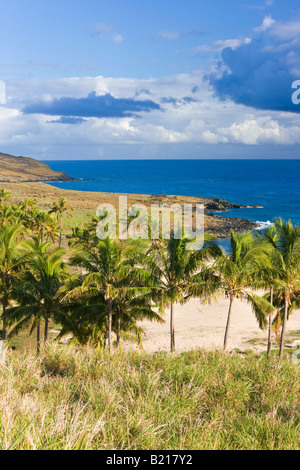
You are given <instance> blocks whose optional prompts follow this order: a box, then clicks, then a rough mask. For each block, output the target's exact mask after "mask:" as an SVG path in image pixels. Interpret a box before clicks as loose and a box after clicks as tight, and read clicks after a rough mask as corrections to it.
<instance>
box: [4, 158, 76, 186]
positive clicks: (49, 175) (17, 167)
mask: <svg viewBox="0 0 300 470" xmlns="http://www.w3.org/2000/svg"><path fill="white" fill-rule="evenodd" d="M72 179H73V178H70V177H69V176H68V175H66V173H64V172H62V171H53V170H51V168H50V167H49V166H48V165H46V164H45V163H42V162H39V161H37V160H34V159H33V158H28V157H14V156H12V155H7V154H5V153H0V182H31V181H32V182H34V181H68V180H72Z"/></svg>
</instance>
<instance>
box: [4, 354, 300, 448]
mask: <svg viewBox="0 0 300 470" xmlns="http://www.w3.org/2000/svg"><path fill="white" fill-rule="evenodd" d="M299 386H300V368H299V366H297V365H294V364H293V363H292V362H291V361H290V360H288V359H286V360H284V361H283V362H282V363H279V362H278V361H277V359H276V358H274V359H272V360H271V361H266V360H265V359H264V358H262V357H261V358H257V357H256V356H252V355H249V356H245V357H241V356H240V355H238V354H233V355H228V354H225V353H223V352H207V351H206V352H205V351H201V350H195V351H191V352H187V353H182V354H179V355H171V354H169V353H159V354H154V355H149V354H146V353H140V352H127V353H126V352H116V353H115V354H113V355H111V356H109V354H108V353H107V352H106V351H95V350H87V349H84V348H77V349H76V348H71V347H57V346H55V347H54V346H51V347H50V348H49V349H48V350H47V351H46V352H45V353H44V354H43V355H42V356H41V358H40V359H37V358H36V357H35V356H34V355H31V354H26V353H25V354H20V353H15V352H9V353H8V362H7V367H6V368H2V369H0V390H1V401H2V406H1V409H0V423H1V424H0V447H1V448H3V449H7V448H9V447H10V446H11V445H13V447H14V448H16V449H76V448H81V449H114V450H118V449H131V450H133V449H139V450H141V449H149V450H157V449H159V450H163V449H168V450H172V449H185V450H192V449H228V450H229V449H244V450H248V449H272V450H273V449H299V447H300V445H299V444H300V439H299V438H300V436H299V430H300V394H299Z"/></svg>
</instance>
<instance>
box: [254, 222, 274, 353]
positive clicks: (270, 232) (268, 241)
mask: <svg viewBox="0 0 300 470" xmlns="http://www.w3.org/2000/svg"><path fill="white" fill-rule="evenodd" d="M276 240H277V230H276V228H275V226H274V225H270V226H269V227H268V229H267V230H265V231H264V232H259V233H258V234H256V241H257V243H259V244H263V246H264V247H265V248H266V249H267V251H268V256H269V258H270V265H271V266H269V267H267V266H266V267H265V268H264V269H261V270H260V272H259V277H260V278H261V282H260V284H261V287H262V288H266V289H269V293H268V294H266V295H265V296H264V298H265V299H266V300H268V301H269V302H270V304H271V305H272V306H274V286H275V283H276V280H277V279H278V274H279V270H280V260H279V259H278V252H277V250H276V248H275V245H276ZM268 323H269V324H268V346H267V358H268V359H270V357H271V350H272V324H273V315H272V313H271V314H270V315H269V322H268Z"/></svg>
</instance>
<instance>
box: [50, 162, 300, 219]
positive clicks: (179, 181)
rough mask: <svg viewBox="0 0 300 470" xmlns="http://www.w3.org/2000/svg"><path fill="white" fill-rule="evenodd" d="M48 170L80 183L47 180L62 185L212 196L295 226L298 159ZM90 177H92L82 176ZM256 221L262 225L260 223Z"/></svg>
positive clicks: (241, 212) (57, 165)
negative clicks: (281, 219)
mask: <svg viewBox="0 0 300 470" xmlns="http://www.w3.org/2000/svg"><path fill="white" fill-rule="evenodd" d="M45 163H48V164H49V165H50V166H51V168H53V170H61V171H65V172H66V173H67V174H68V175H69V176H73V177H76V178H82V179H83V180H82V181H70V182H63V183H53V185H54V186H58V187H60V188H64V189H75V190H80V191H103V192H117V193H118V192H122V193H136V194H178V195H185V196H203V197H217V198H222V199H226V200H227V201H230V202H234V203H238V204H243V205H255V206H261V208H258V209H257V208H256V209H254V208H248V209H238V210H232V211H228V212H226V213H224V214H223V215H226V217H243V218H247V219H250V220H252V221H254V222H257V221H259V222H262V223H263V224H266V223H267V222H268V221H269V222H272V220H273V219H274V218H275V217H282V218H284V219H289V218H290V219H292V221H293V222H294V223H295V224H300V160H138V161H136V160H127V161H125V160H117V161H116V160H114V161H108V160H105V161H102V160H99V161H55V162H53V161H52V162H49V161H48V162H45ZM88 178H93V179H94V181H86V180H85V179H88ZM263 224H262V225H263Z"/></svg>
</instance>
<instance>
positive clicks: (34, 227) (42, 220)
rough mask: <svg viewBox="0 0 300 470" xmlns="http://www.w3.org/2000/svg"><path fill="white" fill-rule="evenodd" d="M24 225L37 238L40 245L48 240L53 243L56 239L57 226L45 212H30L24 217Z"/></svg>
mask: <svg viewBox="0 0 300 470" xmlns="http://www.w3.org/2000/svg"><path fill="white" fill-rule="evenodd" d="M24 225H25V226H26V227H28V228H29V229H30V230H31V231H32V232H33V233H34V234H35V235H36V236H37V239H38V240H39V242H40V243H41V244H43V243H44V242H48V241H49V240H51V241H52V242H54V241H55V240H56V239H57V238H58V234H57V224H56V223H55V221H54V220H53V218H52V217H51V215H49V214H47V213H46V212H41V211H38V210H33V211H31V213H28V214H27V215H26V216H25V220H24Z"/></svg>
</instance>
